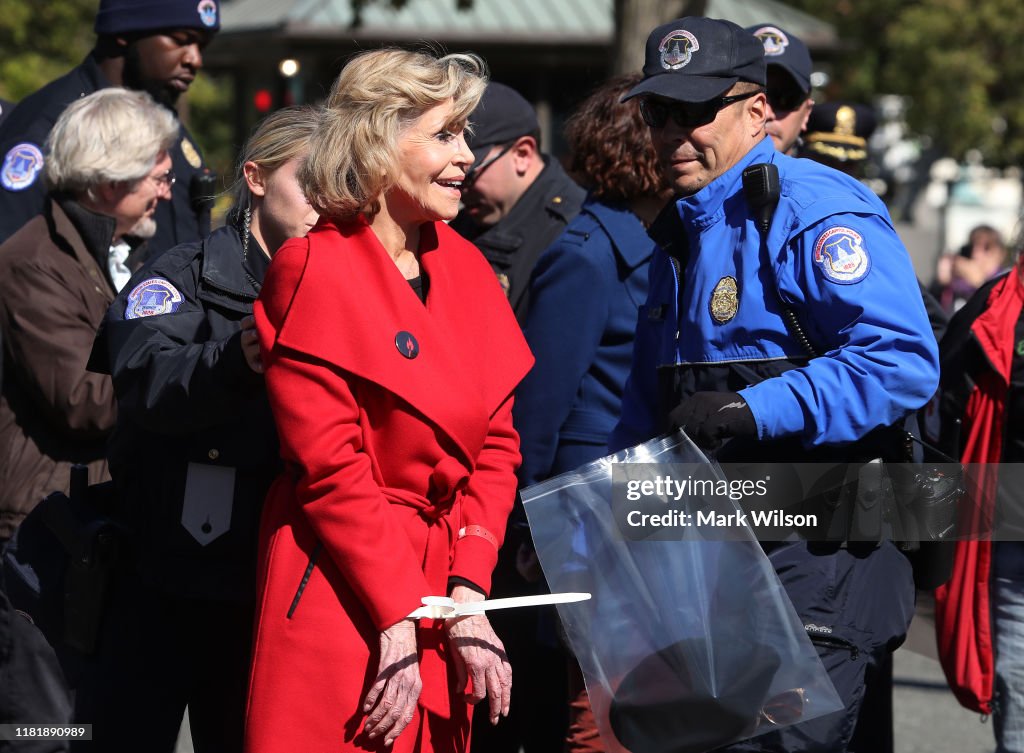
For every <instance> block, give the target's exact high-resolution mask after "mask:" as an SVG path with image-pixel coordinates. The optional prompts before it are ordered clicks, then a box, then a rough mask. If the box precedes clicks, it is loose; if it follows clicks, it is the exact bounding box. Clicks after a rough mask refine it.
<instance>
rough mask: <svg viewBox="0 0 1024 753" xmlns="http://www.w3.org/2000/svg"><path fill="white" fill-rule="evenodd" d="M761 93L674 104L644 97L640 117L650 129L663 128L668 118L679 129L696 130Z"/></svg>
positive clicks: (757, 90) (757, 91)
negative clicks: (739, 103)
mask: <svg viewBox="0 0 1024 753" xmlns="http://www.w3.org/2000/svg"><path fill="white" fill-rule="evenodd" d="M763 91H764V89H754V90H753V91H749V92H747V93H746V94H734V95H732V96H731V97H715V98H714V99H709V100H708V101H707V102H676V101H674V100H665V99H654V98H652V97H644V98H643V99H641V100H640V117H642V118H643V119H644V122H645V123H646V124H647V125H649V126H650V127H651V128H663V127H664V125H665V123H667V122H668V119H669V117H671V118H672V121H673V122H674V123H675V124H676V125H677V126H679V127H680V128H696V127H697V126H702V125H706V124H707V123H710V122H711V121H712V120H714V119H715V116H716V115H718V111H719V110H721V109H723V108H725V107H728V106H729V105H731V104H733V103H734V102H739V101H741V100H744V99H749V98H750V97H753V96H754V95H756V94H760V93H761V92H763Z"/></svg>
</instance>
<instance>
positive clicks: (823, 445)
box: [611, 17, 938, 751]
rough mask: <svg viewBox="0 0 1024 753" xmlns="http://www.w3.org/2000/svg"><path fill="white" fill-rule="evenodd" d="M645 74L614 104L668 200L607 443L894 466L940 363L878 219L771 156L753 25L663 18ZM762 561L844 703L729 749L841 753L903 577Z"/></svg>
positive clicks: (806, 170) (859, 557)
mask: <svg viewBox="0 0 1024 753" xmlns="http://www.w3.org/2000/svg"><path fill="white" fill-rule="evenodd" d="M643 70H644V79H643V80H642V81H641V83H640V84H638V85H637V86H636V87H635V88H634V89H633V90H632V91H631V92H630V93H629V95H628V96H630V97H640V98H641V99H640V107H641V112H642V114H643V115H644V119H645V121H646V122H647V124H648V126H650V129H651V137H652V140H653V142H654V145H655V149H656V150H657V151H658V154H659V158H660V160H661V163H662V165H663V167H664V169H665V170H666V171H667V173H668V177H669V179H670V180H671V182H672V184H673V187H674V189H675V193H676V196H677V200H676V201H675V202H674V203H673V204H671V205H670V207H669V209H668V210H667V211H666V212H663V213H662V215H661V216H660V217H659V219H658V221H657V222H656V223H655V225H654V226H652V228H651V235H652V237H654V238H655V241H656V242H657V243H658V245H659V248H658V249H657V250H656V251H655V254H654V257H653V258H652V261H651V288H650V293H649V296H648V299H647V303H646V304H645V305H644V306H643V307H641V309H640V312H639V319H638V325H637V337H636V343H635V349H634V356H633V367H632V370H631V373H630V377H629V379H628V381H627V384H626V390H625V395H624V398H623V413H622V417H621V420H620V423H619V425H618V426H617V427H616V429H615V431H614V432H613V434H612V439H611V446H612V449H613V450H617V449H621V448H623V447H627V446H630V445H634V444H636V443H638V442H642V441H644V440H646V439H648V438H650V437H652V436H654V435H656V434H658V433H660V432H662V431H665V430H667V429H671V428H673V427H681V428H682V429H683V430H684V431H685V432H686V433H687V434H688V435H689V436H690V437H691V438H692V439H694V441H696V442H697V443H698V444H699V445H701V446H703V447H705V448H708V449H714V448H719V449H718V458H719V460H736V461H740V460H743V461H750V460H756V461H762V462H763V461H772V460H774V461H778V462H797V461H800V462H814V461H839V462H866V461H869V460H871V459H873V458H878V457H883V458H886V459H890V460H896V459H902V450H903V442H902V437H903V435H902V432H900V431H897V428H896V427H898V426H899V425H900V423H901V421H902V419H903V418H904V417H905V416H906V415H907V414H908V413H909V412H911V411H913V410H915V409H917V408H919V407H920V406H922V405H923V404H924V403H925V402H926V401H927V399H928V398H929V397H930V396H931V395H932V394H933V393H934V391H935V388H936V385H937V381H938V358H937V349H936V345H935V340H934V338H933V336H932V335H931V332H930V329H929V324H928V319H927V316H926V314H925V310H924V306H923V304H922V303H921V298H920V296H919V295H918V292H917V290H918V289H917V284H916V280H915V278H914V272H913V268H912V266H911V262H910V258H909V256H908V254H907V251H906V249H905V248H904V247H903V245H902V243H901V242H900V240H899V238H898V236H897V234H896V232H895V230H894V229H893V226H892V222H891V220H890V218H889V215H888V213H887V211H886V209H885V208H884V206H883V205H882V204H881V203H880V202H879V201H878V199H877V198H876V197H875V196H874V195H873V194H872V193H871V192H870V191H868V190H867V189H866V188H864V187H863V186H862V185H861V184H859V183H857V182H856V181H854V180H852V179H850V178H848V177H847V176H845V175H842V174H841V173H838V172H836V171H833V170H829V169H827V168H824V167H823V166H821V165H818V164H817V163H813V162H810V161H808V160H795V159H791V158H789V157H787V156H785V155H783V154H780V153H778V152H776V150H775V148H774V146H773V144H772V141H771V139H770V138H768V137H766V135H765V131H764V124H765V119H766V110H767V105H766V100H765V94H764V84H765V61H764V54H763V47H762V46H761V44H760V42H758V40H757V39H755V38H754V37H753V36H752V35H751V34H750V33H749V32H745V31H744V30H743V29H741V28H740V27H738V26H736V25H735V24H732V23H731V22H727V21H720V20H714V19H708V18H697V17H690V18H683V19H677V20H675V21H672V22H669V23H667V24H664V25H662V26H659V27H658V28H656V29H655V30H654V31H653V32H652V33H651V35H650V37H649V38H648V41H647V47H646V60H645V65H644V69H643ZM748 170H749V171H750V172H749V173H748V177H747V180H746V181H744V177H743V176H744V172H746V171H748ZM745 183H746V185H745ZM812 352H813V354H815V355H816V354H820V355H818V356H817V357H813V356H812ZM765 548H766V550H767V551H768V554H769V557H770V559H771V561H772V563H773V565H774V566H775V569H776V571H777V572H778V573H779V576H780V579H781V580H782V583H783V585H784V586H785V587H786V590H787V593H788V594H789V596H790V598H791V600H792V601H793V604H794V606H795V608H796V611H797V613H798V614H799V615H800V617H801V618H803V620H804V622H805V624H806V625H808V626H809V629H808V633H809V635H810V637H811V639H812V641H813V642H814V643H815V644H816V645H817V646H818V650H819V655H820V656H821V658H822V661H823V663H824V665H825V667H826V669H827V670H828V672H829V675H830V677H831V679H832V681H833V683H834V684H835V686H836V689H837V690H838V691H839V693H840V696H841V697H842V699H843V701H844V703H845V707H846V708H845V710H844V711H842V712H837V713H835V714H831V715H828V716H825V717H821V718H819V719H815V720H811V721H809V722H803V723H800V724H796V725H794V726H792V727H786V728H783V729H781V730H779V731H776V732H772V733H768V734H765V735H761V736H758V737H756V738H753V739H752V740H749V741H746V742H742V743H738V744H735V745H733V746H730V747H729V748H728V750H748V751H767V750H772V751H775V750H786V751H811V750H815V751H816V750H828V751H844V750H847V746H848V744H849V741H850V736H851V735H852V732H853V727H854V725H855V723H856V721H857V717H858V713H859V711H860V701H861V698H862V695H863V683H864V675H865V670H866V668H867V666H868V665H869V664H870V665H874V664H875V663H877V662H878V661H879V660H880V659H881V658H882V657H883V656H884V655H885V653H886V652H888V651H891V650H893V649H894V648H895V647H896V646H898V645H899V644H900V643H901V642H902V640H903V638H904V636H905V633H906V629H907V627H908V626H909V623H910V619H911V617H912V615H913V608H914V590H913V580H912V575H911V568H910V564H909V562H908V561H907V559H906V558H905V557H904V556H903V555H902V554H901V553H900V552H899V550H898V549H897V548H896V547H895V546H894V544H893V543H892V542H891V541H879V542H874V543H872V542H859V543H858V542H831V543H814V542H806V541H798V542H787V543H782V544H776V545H769V544H766V545H765Z"/></svg>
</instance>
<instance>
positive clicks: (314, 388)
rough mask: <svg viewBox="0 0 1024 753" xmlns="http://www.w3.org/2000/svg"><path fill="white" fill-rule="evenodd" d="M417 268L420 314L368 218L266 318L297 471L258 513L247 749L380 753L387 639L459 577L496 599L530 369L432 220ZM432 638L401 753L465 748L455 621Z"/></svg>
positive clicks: (466, 247)
mask: <svg viewBox="0 0 1024 753" xmlns="http://www.w3.org/2000/svg"><path fill="white" fill-rule="evenodd" d="M420 261H421V266H422V269H423V270H424V272H425V273H426V275H427V276H428V277H429V281H430V288H429V294H428V296H427V303H426V305H425V306H424V305H423V304H422V303H421V302H420V300H419V299H418V297H417V296H416V294H415V292H414V291H413V290H412V288H411V287H410V286H409V284H408V282H407V281H406V280H405V279H403V277H402V275H401V273H400V272H399V271H398V269H397V267H396V266H395V265H394V263H393V262H392V260H391V259H390V257H389V256H388V254H387V253H386V251H385V250H384V248H383V247H382V246H381V245H380V243H379V242H378V240H377V237H376V236H375V235H374V233H373V232H372V230H370V228H369V226H368V225H367V224H366V223H365V222H362V221H357V222H353V223H350V224H345V225H340V226H337V225H334V224H332V223H330V222H328V221H326V220H322V221H321V222H320V224H319V225H317V226H316V227H315V228H314V229H313V230H312V231H311V232H310V233H309V236H308V237H307V238H305V239H294V240H291V241H289V242H288V243H286V244H285V245H284V246H283V247H282V248H281V250H280V251H278V253H277V254H276V255H275V257H274V261H273V263H272V264H271V266H270V269H269V271H268V273H267V277H266V281H265V283H264V287H263V291H262V293H261V295H260V299H259V301H258V302H257V304H256V310H255V313H256V321H257V327H258V330H259V336H260V350H261V353H262V354H263V360H264V364H265V366H266V379H267V389H268V392H269V395H270V401H271V405H272V407H273V409H274V416H275V419H276V421H277V424H278V430H279V433H280V437H281V447H282V450H281V451H282V455H283V457H284V460H285V462H286V464H287V466H288V470H287V472H286V473H285V474H284V475H283V476H282V477H281V478H279V479H278V480H277V482H276V483H275V484H274V486H273V487H272V489H271V491H270V493H269V496H268V498H267V501H266V505H265V507H264V512H263V520H262V527H261V546H260V552H261V563H260V574H259V601H258V611H257V619H256V634H255V646H254V654H253V668H252V674H251V678H250V692H249V708H248V714H247V724H246V727H247V728H246V750H247V751H250V753H276V752H277V751H281V752H282V753H284V752H285V751H287V753H294V751H303V752H304V753H307V752H309V751H314V752H315V751H332V752H333V753H336V752H337V751H347V750H383V745H382V742H381V738H380V737H378V738H377V739H376V740H374V741H368V740H367V739H366V736H365V735H364V734H362V733H361V730H362V726H363V724H364V723H365V716H364V715H363V714H362V712H361V707H362V701H363V699H364V697H365V695H366V692H367V690H368V689H369V687H370V685H371V683H372V681H373V679H374V678H375V676H376V673H377V668H378V666H377V665H378V661H379V657H378V646H379V636H380V632H381V631H382V630H384V629H385V628H387V627H389V626H390V625H392V624H394V623H395V622H397V621H398V620H400V619H402V618H403V617H404V616H406V615H407V614H409V613H410V612H411V611H412V610H413V609H415V608H416V607H417V606H419V604H420V599H421V597H423V596H427V595H444V594H445V592H446V585H447V581H448V578H449V577H450V576H460V577H464V578H466V579H468V580H470V581H472V582H473V583H476V584H478V585H480V586H482V587H483V588H485V589H489V587H490V577H491V571H492V569H493V568H494V565H495V563H496V561H497V547H496V544H497V545H500V543H501V541H502V539H503V537H504V532H505V524H506V520H507V518H508V514H509V512H510V510H511V508H512V501H513V497H514V494H515V488H516V480H515V475H514V473H515V470H516V468H517V466H518V465H519V460H520V456H519V438H518V436H517V434H516V432H515V430H514V429H513V427H512V417H511V415H512V412H511V408H512V397H511V395H512V391H513V389H514V388H515V386H516V384H518V382H519V381H520V380H521V379H522V378H523V376H524V375H525V374H526V372H527V371H528V370H529V368H530V366H531V364H532V361H533V359H532V356H531V355H530V353H529V350H528V348H527V346H526V343H525V341H524V339H523V337H522V335H521V334H520V331H519V327H518V326H517V324H516V321H515V318H514V317H513V315H512V311H511V309H510V308H509V305H508V302H507V301H506V300H505V298H504V295H503V294H502V292H501V289H500V287H499V286H498V283H497V280H496V279H495V277H494V273H493V272H491V269H490V267H489V266H488V264H487V263H486V261H485V260H484V258H483V256H482V255H481V254H480V252H479V251H478V250H477V249H476V248H475V247H473V246H472V245H470V244H469V243H467V242H466V241H465V240H463V239H462V238H461V237H460V236H458V235H457V234H456V233H455V232H454V231H452V230H450V229H449V228H448V227H447V226H445V225H444V224H443V223H435V224H428V225H424V227H423V232H422V241H421V256H420ZM410 336H411V337H410ZM410 356H411V357H410ZM460 532H462V533H461V535H460ZM418 633H419V635H418V642H419V646H420V654H421V655H420V673H421V677H422V679H423V691H422V693H421V695H420V704H419V705H420V713H417V718H416V719H414V720H413V722H412V724H410V726H409V727H408V728H407V729H406V730H405V732H403V733H402V735H401V736H400V737H399V738H398V740H397V741H396V742H395V745H394V750H395V751H396V753H402V751H420V750H439V751H449V750H451V751H457V750H462V749H464V745H465V742H466V738H467V736H468V721H467V714H466V706H465V702H464V701H463V700H462V699H461V697H455V696H454V695H453V694H451V693H450V690H449V688H450V685H451V676H450V672H449V667H448V663H447V647H446V646H445V645H444V640H443V636H442V633H441V626H440V624H439V623H438V624H433V623H428V622H426V621H421V623H420V628H419V631H418ZM424 709H426V710H427V711H429V712H431V714H429V715H426V714H423V713H422V711H423V710H424ZM423 719H427V720H429V723H427V724H421V722H422V721H423ZM449 720H450V721H449ZM431 737H433V742H431Z"/></svg>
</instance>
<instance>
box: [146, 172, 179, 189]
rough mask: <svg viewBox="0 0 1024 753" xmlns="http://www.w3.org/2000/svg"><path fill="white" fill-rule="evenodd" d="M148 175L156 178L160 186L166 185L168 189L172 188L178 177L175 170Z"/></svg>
mask: <svg viewBox="0 0 1024 753" xmlns="http://www.w3.org/2000/svg"><path fill="white" fill-rule="evenodd" d="M146 177H147V178H152V179H153V180H155V181H156V183H157V185H158V186H164V187H165V188H168V189H170V188H171V187H172V186H173V185H174V182H175V181H176V180H177V179H178V178H177V176H176V175H175V174H174V170H168V171H167V172H165V173H164V174H163V175H147V176H146Z"/></svg>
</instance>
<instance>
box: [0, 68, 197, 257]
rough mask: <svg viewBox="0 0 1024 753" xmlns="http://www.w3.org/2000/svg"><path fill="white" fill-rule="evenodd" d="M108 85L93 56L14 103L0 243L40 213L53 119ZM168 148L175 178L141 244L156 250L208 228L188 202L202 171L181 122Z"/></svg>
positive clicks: (2, 170)
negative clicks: (151, 229)
mask: <svg viewBox="0 0 1024 753" xmlns="http://www.w3.org/2000/svg"><path fill="white" fill-rule="evenodd" d="M108 86H112V84H111V83H110V81H108V80H107V78H106V77H105V76H104V75H103V72H102V71H101V70H100V67H99V65H98V64H97V62H96V59H95V57H93V55H89V56H88V57H86V58H85V60H84V61H83V62H82V64H81V65H79V66H78V67H76V68H73V69H72V70H71V71H69V72H68V73H66V74H65V75H63V76H61V77H60V78H58V79H56V80H54V81H51V82H50V83H49V84H47V85H46V86H44V87H43V88H42V89H40V90H39V91H37V92H35V93H33V94H30V95H29V96H28V97H26V98H25V99H23V100H22V101H21V102H19V103H18V106H17V108H16V109H15V110H14V111H12V112H11V114H10V117H8V118H7V119H6V120H4V122H3V126H2V127H0V155H3V157H2V158H0V159H3V164H2V166H0V242H2V241H4V240H6V239H7V238H9V237H10V236H11V235H13V234H14V232H15V231H16V230H17V229H18V228H20V227H21V226H22V225H24V224H25V223H26V222H28V221H29V220H30V219H32V218H33V217H35V216H36V215H37V214H39V213H40V212H41V211H42V208H43V203H44V197H45V196H46V187H45V181H44V180H43V154H42V152H43V145H44V144H45V143H46V137H47V136H48V135H49V134H50V130H51V129H52V128H53V126H54V123H56V122H57V118H59V117H60V114H61V113H62V112H64V108H66V107H67V106H68V105H69V104H71V103H72V102H74V101H75V100H76V99H78V98H79V97H84V96H86V95H88V94H92V93H93V92H96V91H99V90H100V89H105V88H107V87H108ZM179 127H180V131H179V135H180V137H181V138H180V139H179V140H178V143H177V145H176V146H175V147H174V148H173V149H172V150H171V160H172V169H173V170H174V174H175V175H176V176H177V182H175V184H174V187H173V188H172V189H171V194H172V195H171V201H161V202H160V203H159V205H158V207H157V210H156V214H155V215H154V219H155V220H156V223H157V232H156V235H155V236H153V238H152V239H151V240H150V241H149V243H148V244H147V245H148V246H149V248H150V252H151V253H153V254H159V253H160V252H161V251H165V250H167V249H168V248H170V247H171V246H175V245H177V244H179V243H187V242H190V241H198V240H199V239H200V238H202V237H203V236H204V235H206V233H208V232H209V223H210V220H209V213H208V212H207V211H205V210H203V211H201V212H200V211H196V210H195V209H194V208H193V205H192V197H191V195H190V194H191V190H190V188H191V186H192V185H193V183H194V179H195V178H196V176H198V175H200V174H202V173H204V172H205V170H206V168H205V167H204V166H203V159H202V155H201V153H200V152H199V149H198V147H197V146H196V145H195V141H193V139H192V137H191V135H190V134H189V133H188V131H187V130H186V129H185V126H179Z"/></svg>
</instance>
